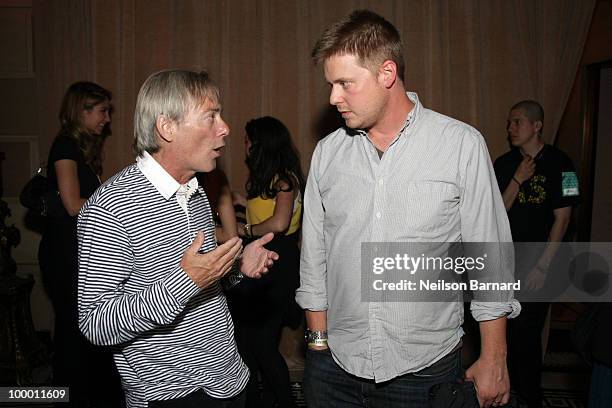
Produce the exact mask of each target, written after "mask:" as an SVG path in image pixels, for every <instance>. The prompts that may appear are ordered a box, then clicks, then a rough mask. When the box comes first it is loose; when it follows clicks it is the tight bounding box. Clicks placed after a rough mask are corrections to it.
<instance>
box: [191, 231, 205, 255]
mask: <svg viewBox="0 0 612 408" xmlns="http://www.w3.org/2000/svg"><path fill="white" fill-rule="evenodd" d="M203 244H204V232H202V231H198V232H197V233H196V236H195V238H194V239H193V242H192V243H191V245H189V248H187V251H189V252H192V253H194V254H197V253H198V252H199V251H200V248H202V245H203Z"/></svg>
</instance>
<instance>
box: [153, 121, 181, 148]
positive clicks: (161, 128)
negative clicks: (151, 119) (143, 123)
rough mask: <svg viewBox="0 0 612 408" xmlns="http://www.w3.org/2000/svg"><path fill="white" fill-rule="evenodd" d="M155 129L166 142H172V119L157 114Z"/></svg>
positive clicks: (173, 131)
mask: <svg viewBox="0 0 612 408" xmlns="http://www.w3.org/2000/svg"><path fill="white" fill-rule="evenodd" d="M155 130H157V134H159V137H161V138H162V139H164V140H165V141H166V142H168V143H172V141H173V140H174V133H175V130H176V126H175V123H174V121H173V120H170V119H168V118H167V117H166V116H164V115H159V116H158V117H157V120H156V121H155Z"/></svg>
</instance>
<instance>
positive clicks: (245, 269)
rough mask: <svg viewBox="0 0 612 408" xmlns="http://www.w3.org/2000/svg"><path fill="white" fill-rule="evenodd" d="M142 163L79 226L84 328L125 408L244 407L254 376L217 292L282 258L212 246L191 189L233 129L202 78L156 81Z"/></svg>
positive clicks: (209, 226)
mask: <svg viewBox="0 0 612 408" xmlns="http://www.w3.org/2000/svg"><path fill="white" fill-rule="evenodd" d="M134 128H135V130H134V136H135V144H134V146H135V150H136V153H137V155H138V157H137V159H136V162H135V163H133V164H131V165H129V166H128V167H126V168H125V169H123V170H122V171H120V172H119V173H117V174H115V175H114V176H113V177H111V178H110V179H109V180H108V181H107V182H106V183H104V184H103V185H102V186H101V187H100V188H99V189H98V190H97V191H96V193H95V194H94V195H93V196H92V197H91V199H90V200H89V201H88V202H87V203H86V204H85V206H84V207H83V209H82V210H81V214H80V215H79V222H78V238H79V324H80V328H81V331H82V332H83V333H84V334H85V336H87V338H88V339H89V340H90V341H91V342H92V343H94V344H98V345H107V346H116V347H115V350H116V351H115V353H114V358H115V363H116V364H117V368H118V370H119V373H120V374H121V379H122V383H123V388H124V390H125V393H126V399H127V406H128V407H191V406H198V407H241V406H243V405H244V393H242V391H243V389H244V387H245V385H246V383H247V380H248V377H249V372H248V369H247V368H246V366H245V365H244V363H243V362H242V360H241V358H240V356H239V354H238V351H237V349H236V345H235V342H234V336H233V332H234V328H233V325H232V321H231V318H230V315H229V312H228V308H227V304H226V300H225V296H224V295H223V292H222V290H221V285H222V284H228V285H231V284H236V282H237V281H239V280H240V278H241V277H242V276H243V275H246V276H248V277H254V278H257V277H260V276H261V275H262V274H263V273H266V272H267V271H268V268H269V267H270V266H271V265H272V263H273V262H274V260H276V259H278V255H277V254H276V253H274V252H271V251H268V250H266V249H265V248H264V247H263V245H265V244H266V243H267V242H269V241H270V240H271V239H272V236H273V235H272V234H271V233H270V234H267V235H265V236H263V237H262V238H260V239H259V240H257V241H255V242H253V243H251V244H249V245H247V246H246V247H245V248H244V251H243V248H242V244H241V241H240V240H239V239H238V238H233V239H230V240H228V241H227V242H225V243H224V244H222V245H220V246H217V244H216V240H215V235H214V224H213V221H212V215H211V210H210V205H209V202H208V199H207V197H206V194H205V192H204V190H203V189H202V187H201V186H199V185H198V182H197V180H196V178H195V177H194V175H195V173H196V172H207V171H211V170H212V169H214V168H215V161H216V159H217V158H218V157H220V156H221V150H222V148H223V147H224V146H225V138H226V137H227V136H228V135H229V127H228V125H227V124H226V123H225V122H224V121H223V119H222V118H221V105H220V95H219V89H218V88H217V86H216V85H215V84H214V83H213V82H212V81H211V80H210V78H209V76H208V74H207V73H205V72H202V73H195V72H188V71H179V70H168V71H161V72H158V73H155V74H153V75H151V76H150V77H149V78H147V80H146V81H145V82H144V84H143V85H142V87H141V89H140V93H139V95H138V100H137V102H136V111H135V115H134Z"/></svg>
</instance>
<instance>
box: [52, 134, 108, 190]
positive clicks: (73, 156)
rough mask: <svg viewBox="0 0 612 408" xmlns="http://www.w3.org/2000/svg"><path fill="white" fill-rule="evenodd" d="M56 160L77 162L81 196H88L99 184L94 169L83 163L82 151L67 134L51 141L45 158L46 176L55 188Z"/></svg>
mask: <svg viewBox="0 0 612 408" xmlns="http://www.w3.org/2000/svg"><path fill="white" fill-rule="evenodd" d="M58 160H73V161H75V162H76V163H77V175H78V177H79V186H80V190H81V194H80V196H81V198H85V199H87V198H89V197H90V196H91V195H92V194H93V193H94V191H96V189H97V188H98V187H99V186H100V180H99V179H98V176H97V175H96V173H94V171H93V170H92V169H91V167H89V166H88V165H87V163H85V157H84V156H83V152H82V151H81V149H80V148H79V146H78V144H77V142H76V140H74V139H73V138H71V137H69V136H67V135H59V136H58V137H56V138H55V140H54V141H53V144H52V145H51V150H50V151H49V159H48V160H47V177H48V178H49V181H50V182H51V183H52V184H53V185H54V186H55V188H57V175H56V173H55V162H56V161H58Z"/></svg>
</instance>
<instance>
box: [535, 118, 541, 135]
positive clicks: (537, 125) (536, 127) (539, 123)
mask: <svg viewBox="0 0 612 408" xmlns="http://www.w3.org/2000/svg"><path fill="white" fill-rule="evenodd" d="M534 125H535V129H536V131H538V132H540V133H541V132H542V121H541V120H536V121H535V124H534Z"/></svg>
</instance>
